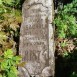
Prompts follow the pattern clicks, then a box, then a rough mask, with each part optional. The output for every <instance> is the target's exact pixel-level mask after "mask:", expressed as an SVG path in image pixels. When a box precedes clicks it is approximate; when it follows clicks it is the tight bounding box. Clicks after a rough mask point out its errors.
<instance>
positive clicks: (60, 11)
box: [54, 0, 77, 77]
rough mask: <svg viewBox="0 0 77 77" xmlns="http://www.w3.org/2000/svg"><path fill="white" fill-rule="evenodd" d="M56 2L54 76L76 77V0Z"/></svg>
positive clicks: (59, 0)
mask: <svg viewBox="0 0 77 77" xmlns="http://www.w3.org/2000/svg"><path fill="white" fill-rule="evenodd" d="M57 3H58V5H57V9H56V10H57V12H56V14H55V20H54V23H55V25H56V27H55V28H56V31H55V34H56V35H55V40H56V54H55V56H56V76H57V77H77V74H76V73H77V69H76V68H77V62H76V61H77V0H69V1H66V0H58V2H57ZM65 71H66V72H65ZM61 72H62V74H61Z"/></svg>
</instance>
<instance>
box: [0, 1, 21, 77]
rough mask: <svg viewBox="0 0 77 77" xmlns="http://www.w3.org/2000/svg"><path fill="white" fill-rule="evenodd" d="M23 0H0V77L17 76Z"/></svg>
mask: <svg viewBox="0 0 77 77" xmlns="http://www.w3.org/2000/svg"><path fill="white" fill-rule="evenodd" d="M21 3H22V0H0V77H17V76H18V71H17V65H18V64H19V61H20V60H21V57H20V56H17V55H18V54H17V52H18V44H19V29H20V25H21V22H22V18H21V7H22V4H21Z"/></svg>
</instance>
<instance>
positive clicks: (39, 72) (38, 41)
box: [19, 0, 54, 77]
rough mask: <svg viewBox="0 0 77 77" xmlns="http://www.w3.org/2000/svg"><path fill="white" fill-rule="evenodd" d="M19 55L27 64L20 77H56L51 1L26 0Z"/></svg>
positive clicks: (23, 9) (21, 69)
mask: <svg viewBox="0 0 77 77" xmlns="http://www.w3.org/2000/svg"><path fill="white" fill-rule="evenodd" d="M22 14H23V22H22V25H21V29H20V46H19V54H20V55H21V56H22V57H23V58H22V61H25V62H26V64H25V66H24V67H21V68H19V70H20V77H30V76H31V77H53V76H54V43H53V41H54V38H53V27H52V1H51V0H25V2H24V4H23V8H22Z"/></svg>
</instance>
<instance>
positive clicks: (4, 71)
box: [0, 49, 21, 77]
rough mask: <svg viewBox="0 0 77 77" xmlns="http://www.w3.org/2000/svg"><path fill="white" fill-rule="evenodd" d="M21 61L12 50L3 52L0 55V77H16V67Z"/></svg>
mask: <svg viewBox="0 0 77 77" xmlns="http://www.w3.org/2000/svg"><path fill="white" fill-rule="evenodd" d="M20 60H21V57H20V56H16V55H15V54H14V52H13V51H12V49H8V50H6V51H4V53H3V54H0V77H17V75H18V70H17V65H18V64H19V62H20Z"/></svg>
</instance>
